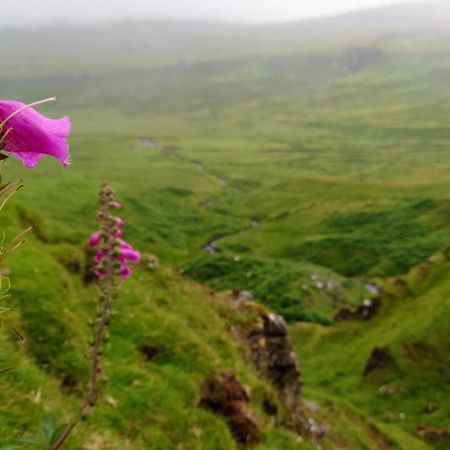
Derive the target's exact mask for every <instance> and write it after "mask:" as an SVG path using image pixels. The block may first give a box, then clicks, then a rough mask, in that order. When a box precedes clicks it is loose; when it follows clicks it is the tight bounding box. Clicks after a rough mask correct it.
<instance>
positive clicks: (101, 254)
mask: <svg viewBox="0 0 450 450" xmlns="http://www.w3.org/2000/svg"><path fill="white" fill-rule="evenodd" d="M105 256H106V252H105V251H103V250H99V251H98V252H96V253H95V256H94V261H95V263H96V264H100V263H101V262H102V261H103V259H104V258H105Z"/></svg>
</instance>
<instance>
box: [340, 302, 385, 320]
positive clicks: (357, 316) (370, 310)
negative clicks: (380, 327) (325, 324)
mask: <svg viewBox="0 0 450 450" xmlns="http://www.w3.org/2000/svg"><path fill="white" fill-rule="evenodd" d="M380 306H381V300H380V299H379V298H378V297H377V298H373V299H370V300H369V299H367V300H365V301H364V303H363V304H362V305H361V306H359V307H358V308H357V309H356V310H355V311H352V310H351V309H350V308H342V309H341V310H340V311H338V313H337V314H336V315H335V317H334V322H346V321H350V320H370V319H372V317H374V316H375V315H376V314H377V313H378V310H379V309H380Z"/></svg>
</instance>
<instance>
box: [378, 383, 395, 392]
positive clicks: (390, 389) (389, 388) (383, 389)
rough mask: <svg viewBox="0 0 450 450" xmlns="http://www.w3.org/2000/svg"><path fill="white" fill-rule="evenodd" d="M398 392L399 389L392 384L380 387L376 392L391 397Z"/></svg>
mask: <svg viewBox="0 0 450 450" xmlns="http://www.w3.org/2000/svg"><path fill="white" fill-rule="evenodd" d="M398 391H399V388H398V387H397V386H394V385H393V384H385V385H383V386H380V389H379V390H378V392H379V393H380V394H383V395H392V394H395V393H397V392H398Z"/></svg>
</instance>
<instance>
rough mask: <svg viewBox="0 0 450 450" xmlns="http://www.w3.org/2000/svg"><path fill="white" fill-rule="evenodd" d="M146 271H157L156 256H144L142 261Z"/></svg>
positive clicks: (157, 260) (157, 261)
mask: <svg viewBox="0 0 450 450" xmlns="http://www.w3.org/2000/svg"><path fill="white" fill-rule="evenodd" d="M142 260H143V262H144V264H145V266H146V267H147V269H150V270H156V269H159V258H158V257H157V256H156V255H151V254H148V255H145V256H144V258H143V259H142Z"/></svg>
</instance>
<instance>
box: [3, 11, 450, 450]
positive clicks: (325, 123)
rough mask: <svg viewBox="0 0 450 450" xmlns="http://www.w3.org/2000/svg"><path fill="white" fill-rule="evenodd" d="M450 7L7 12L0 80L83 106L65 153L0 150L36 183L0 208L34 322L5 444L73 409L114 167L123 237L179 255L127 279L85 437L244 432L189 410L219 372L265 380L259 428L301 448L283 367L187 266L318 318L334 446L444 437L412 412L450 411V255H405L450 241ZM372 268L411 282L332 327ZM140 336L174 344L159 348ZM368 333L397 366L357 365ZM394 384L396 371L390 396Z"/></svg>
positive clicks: (93, 441)
mask: <svg viewBox="0 0 450 450" xmlns="http://www.w3.org/2000/svg"><path fill="white" fill-rule="evenodd" d="M449 18H450V10H449V8H448V4H432V5H431V4H430V5H428V6H425V5H419V4H417V5H414V6H411V5H408V6H394V7H391V8H383V9H380V10H376V11H372V12H370V13H369V12H365V11H361V12H356V13H352V14H348V15H343V16H338V17H334V18H328V19H320V20H313V21H305V22H300V23H292V24H284V25H277V26H262V27H246V26H237V25H220V26H219V25H217V24H206V23H189V24H186V23H164V22H148V23H147V22H142V23H123V24H115V25H105V26H101V27H84V28H83V27H81V28H76V27H74V28H70V27H53V28H45V29H26V30H20V29H8V30H1V31H0V35H2V36H3V37H4V40H5V39H7V40H8V42H9V44H8V46H6V47H5V48H4V52H3V53H2V58H0V69H1V70H0V90H1V92H2V95H1V96H2V97H3V98H19V99H22V100H24V101H27V100H34V99H36V98H42V97H46V96H51V95H57V96H58V97H59V102H58V104H57V107H56V109H55V108H54V106H53V105H52V109H49V108H47V109H45V108H43V109H42V110H43V111H44V112H47V113H49V114H50V115H57V114H58V113H61V114H70V116H71V119H72V122H73V125H74V126H73V135H72V138H71V153H72V163H73V164H72V166H71V167H70V168H69V169H66V170H65V169H62V168H60V167H59V166H58V165H57V164H56V163H55V162H54V161H44V162H43V163H42V164H41V165H40V166H39V168H37V169H35V170H33V171H24V169H23V168H21V166H20V164H19V162H18V161H8V163H7V166H6V173H7V174H8V177H14V176H15V175H17V176H20V177H23V178H24V180H25V188H24V190H23V191H21V193H20V195H18V196H17V198H15V201H14V202H13V203H12V204H11V205H10V206H9V207H8V210H7V211H6V213H5V214H3V216H2V224H3V225H2V227H3V228H5V229H6V230H7V233H8V235H9V236H12V235H13V233H15V232H17V231H18V230H20V229H21V227H23V226H25V225H26V224H29V223H30V222H33V223H37V228H36V230H35V235H34V237H33V238H32V241H31V242H30V243H29V244H28V246H27V247H26V248H24V249H22V250H21V251H20V252H18V253H17V254H16V255H14V256H13V257H12V258H11V259H10V260H8V262H7V266H10V268H11V281H12V285H13V289H12V291H11V294H12V297H11V300H10V301H11V305H12V306H13V308H12V311H11V312H10V313H9V316H8V317H9V319H10V321H11V322H12V323H14V326H15V327H16V328H18V329H19V330H20V331H21V332H23V333H24V334H25V335H26V337H27V340H26V343H25V344H24V345H23V346H22V347H20V349H18V347H17V343H15V341H14V336H13V335H11V336H9V335H7V334H5V332H4V333H3V336H4V337H2V339H4V340H5V344H4V345H5V346H4V347H3V349H2V350H1V351H0V358H3V359H2V360H0V367H10V366H12V367H16V368H17V369H16V370H14V371H13V372H10V373H7V374H6V375H4V376H3V377H2V378H0V384H2V389H1V390H0V392H1V393H2V394H0V395H1V398H2V402H1V405H0V408H1V409H2V414H1V415H0V416H1V418H0V430H3V431H2V432H1V433H0V435H6V436H8V441H7V442H5V443H8V444H10V443H13V442H14V441H15V439H16V438H17V437H18V436H22V435H23V433H25V432H28V431H30V432H33V433H34V432H36V430H37V428H38V427H39V425H40V423H41V422H42V419H43V418H44V416H45V415H46V414H47V413H50V412H52V413H54V414H55V415H56V416H58V417H65V418H66V417H68V416H69V415H70V413H71V412H72V411H74V410H76V406H77V405H78V400H79V398H78V397H77V396H79V392H80V387H81V386H82V385H83V383H85V381H86V376H87V366H86V364H87V363H86V354H87V351H88V337H87V336H89V333H90V328H89V325H88V321H89V318H90V316H91V313H92V306H93V301H94V300H93V298H94V290H93V288H91V287H88V288H85V287H83V286H82V284H81V273H80V272H79V267H80V264H82V262H81V260H82V258H83V254H82V253H83V247H84V243H85V241H86V239H87V237H88V236H89V233H90V232H91V231H92V227H93V226H94V223H93V218H94V217H95V213H96V207H97V206H96V192H97V189H98V186H99V184H100V182H101V181H103V180H107V181H108V182H110V183H111V184H112V185H113V186H114V187H115V188H116V189H117V191H118V195H119V197H120V199H121V201H122V203H123V204H124V205H125V208H124V210H123V215H124V218H125V220H126V222H127V238H128V239H129V240H130V242H132V243H133V245H134V246H136V247H137V248H139V249H140V250H142V251H145V252H149V253H155V254H157V255H158V256H159V257H160V259H161V261H162V262H163V266H164V267H165V268H164V269H163V270H162V271H161V272H157V273H147V272H145V270H144V269H143V268H141V269H140V270H139V271H138V274H137V276H136V277H135V278H134V279H131V280H130V281H129V282H127V283H126V284H125V285H124V287H123V292H122V295H121V297H120V300H119V302H118V304H117V309H118V312H119V314H118V315H117V316H116V317H114V325H113V329H112V330H111V346H110V347H109V348H108V351H107V355H106V359H107V361H108V366H107V371H108V377H109V381H108V382H107V383H106V384H105V386H106V387H105V389H106V391H105V394H104V395H105V398H106V399H108V398H109V400H108V401H106V402H103V403H102V404H101V406H99V407H98V408H97V409H96V411H95V413H94V417H93V418H92V419H89V421H87V422H86V423H84V424H83V425H82V426H81V427H80V429H79V432H78V434H77V435H76V436H75V437H74V438H73V442H72V443H71V444H70V445H72V448H74V449H78V448H79V449H81V448H86V449H88V450H89V449H91V448H99V449H100V448H101V449H106V448H111V449H114V448H117V449H119V448H120V449H122V448H133V449H134V448H136V449H140V448H142V449H144V448H149V447H148V446H149V445H152V447H151V448H155V449H159V448H161V449H166V448H167V449H169V448H170V449H172V448H186V449H191V448H192V449H195V448H201V449H203V448H205V449H206V448H211V449H212V448H224V449H225V448H227V449H228V448H233V445H235V444H234V442H233V441H232V440H231V437H230V434H229V433H228V431H227V429H226V426H225V422H224V421H222V420H221V419H219V418H217V417H214V416H212V415H211V414H209V413H207V412H206V411H204V410H202V409H199V408H198V407H197V404H198V392H199V391H198V389H199V385H200V383H201V381H202V380H203V379H204V378H205V376H206V375H207V374H210V373H213V372H215V371H218V370H222V369H232V370H235V371H236V372H237V373H238V376H239V377H240V378H241V379H242V381H243V382H244V384H247V385H249V386H250V387H252V391H253V392H254V396H253V397H254V398H253V404H254V407H255V409H256V411H257V412H258V414H261V417H262V423H263V428H264V436H265V440H264V443H263V444H262V446H260V447H259V448H267V449H278V448H280V449H281V448H283V449H284V448H286V449H288V448H308V445H309V444H308V443H304V444H302V443H299V442H297V441H296V437H294V436H292V435H290V434H289V433H287V432H286V431H285V430H283V429H281V428H280V427H273V426H272V425H271V424H270V419H269V418H268V417H265V415H264V414H265V413H264V412H263V411H262V409H261V408H262V406H261V405H262V398H263V395H262V393H263V392H264V390H265V389H269V387H268V386H267V384H265V382H263V381H261V380H258V378H257V377H256V374H255V373H254V371H253V369H252V368H251V367H250V366H249V365H248V363H247V362H246V359H245V357H244V353H243V351H242V349H241V348H240V347H239V346H238V344H237V343H236V342H235V341H234V340H233V338H232V337H231V335H230V334H229V333H228V332H227V330H228V328H229V326H230V323H232V321H233V320H234V317H233V314H231V313H230V312H229V311H228V309H227V307H226V306H224V305H223V304H221V303H220V302H218V301H217V299H214V298H213V297H211V295H210V293H209V291H208V290H207V288H200V287H199V286H198V285H196V284H194V281H192V278H193V279H194V280H197V281H200V282H201V283H203V284H206V285H208V286H211V287H213V288H215V289H217V290H227V289H232V288H239V289H244V290H250V291H252V292H253V294H254V295H255V297H256V299H257V300H259V301H261V302H263V303H266V304H267V305H269V306H270V307H271V308H273V309H274V310H275V311H277V312H280V313H282V314H283V315H285V316H286V318H287V319H288V320H289V321H290V322H291V323H294V322H296V321H308V322H310V323H308V324H304V323H301V324H293V336H294V338H295V342H296V348H297V351H298V354H299V355H300V358H301V365H302V367H304V382H305V389H306V394H307V396H308V397H309V398H310V399H312V400H314V401H315V402H318V403H319V404H320V410H319V413H318V415H319V417H318V419H319V420H325V421H329V422H330V423H331V431H330V432H329V433H328V435H327V436H328V437H327V438H326V440H325V442H324V443H323V445H324V447H325V448H349V449H353V448H354V449H359V448H361V449H363V448H369V449H372V448H376V449H384V448H400V449H404V450H410V449H421V448H429V447H428V445H427V444H423V443H421V442H420V441H418V440H417V439H415V438H414V437H412V435H413V434H415V427H416V426H417V425H420V424H424V425H429V426H436V427H441V428H450V425H449V423H448V413H449V411H447V409H446V406H445V404H446V403H448V401H446V400H448V398H449V392H448V386H447V384H448V383H447V382H448V373H447V371H446V369H445V367H447V366H448V361H447V360H448V357H447V353H448V352H446V350H447V349H448V340H449V336H448V331H447V330H446V323H447V322H448V308H449V305H448V304H447V303H446V300H445V298H446V295H447V293H448V292H447V283H446V281H445V280H446V273H447V272H448V262H447V261H445V258H444V257H443V256H441V259H442V258H443V260H442V261H441V260H439V261H440V262H439V263H436V267H435V266H433V268H432V269H430V273H431V274H432V275H430V276H427V277H426V278H425V279H422V278H423V277H422V278H420V277H418V276H417V273H416V270H418V269H414V268H416V267H420V266H421V265H423V264H424V262H425V261H427V259H428V258H430V256H431V255H433V254H439V252H440V251H442V250H443V249H444V248H446V247H447V246H448V245H449V239H448V234H449V228H450V215H449V204H448V190H449V186H450V178H449V173H450V171H449V168H450V152H449V138H450V132H449V129H448V123H449V119H450V112H449V111H450V108H449V106H450V89H449V83H448V81H449V79H450V66H449V64H448V61H449V56H450V45H449V44H448V42H449V40H448V34H449V31H450V30H449V29H448V26H447V23H448V19H449ZM212 244H213V249H214V251H213V252H212V253H213V254H211V252H210V253H207V252H205V247H207V246H209V247H211V245H212ZM169 266H170V267H171V269H168V267H169ZM410 270H412V272H410V275H408V276H407V277H406V283H407V285H408V289H405V290H401V289H400V288H399V287H398V286H397V287H396V285H395V280H396V278H398V277H400V276H403V275H404V274H405V273H408V272H409V271H410ZM189 279H190V280H189ZM372 282H375V283H377V284H378V285H381V286H384V288H385V291H386V292H387V293H388V294H389V293H390V292H391V290H392V289H394V288H395V289H397V290H399V291H400V292H397V291H395V292H393V293H392V295H387V294H386V298H385V299H384V303H383V306H382V309H381V312H380V314H379V316H377V317H376V318H374V319H373V320H372V321H370V322H364V323H348V322H346V323H341V324H337V325H331V323H332V320H333V317H334V315H335V314H336V312H337V311H339V310H340V309H341V308H342V307H344V306H345V307H350V308H356V307H357V306H358V305H361V304H362V303H363V301H364V300H365V299H368V298H370V297H371V296H372V295H373V294H371V292H370V291H369V290H368V289H367V286H366V285H367V284H368V283H372ZM37 286H39V288H37ZM395 289H394V290H395ZM311 322H313V323H311ZM319 324H321V325H319ZM146 340H149V341H150V342H151V343H152V345H153V344H154V345H156V346H157V347H158V348H161V349H162V350H161V354H160V355H159V356H158V357H157V358H156V359H155V361H151V362H150V363H147V362H144V361H143V358H142V355H140V353H139V351H138V350H137V348H138V347H139V345H140V344H141V343H142V342H144V341H146ZM375 347H382V348H384V347H388V348H389V352H390V354H391V356H392V360H393V361H395V365H393V366H391V367H389V368H388V369H389V370H382V371H381V372H380V373H375V374H371V375H370V376H368V377H365V378H364V377H363V376H362V371H363V370H364V366H365V364H366V362H367V360H368V358H369V356H370V354H371V352H372V351H373V349H374V348H375ZM393 364H394V363H393ZM136 380H137V382H136V383H134V382H135V381H136ZM133 383H134V384H133ZM389 384H393V385H395V386H396V388H398V390H397V391H396V392H395V393H394V394H392V395H387V396H382V395H380V394H379V388H380V386H384V385H389ZM111 399H112V400H111ZM429 402H431V403H433V404H434V403H437V404H439V408H438V409H437V410H436V411H435V412H433V413H425V412H423V411H424V408H425V407H426V406H427V403H429ZM180 405H181V406H180ZM43 407H44V408H43ZM43 409H44V410H45V411H44V412H43ZM24 410H25V411H27V413H26V414H24V413H23V411H24ZM400 414H401V416H400ZM186 417H189V420H186ZM400 417H401V418H400ZM198 430H201V432H199V431H198ZM371 430H372V431H371ZM218 442H220V444H218ZM2 443H3V442H2ZM219 445H222V446H223V447H218V446H219ZM444 445H445V444H444ZM327 446H328V447H327Z"/></svg>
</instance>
